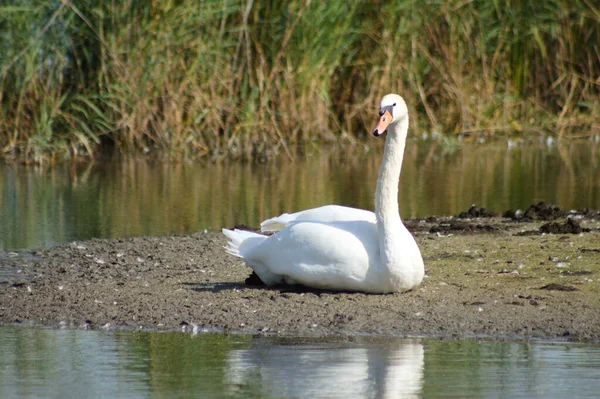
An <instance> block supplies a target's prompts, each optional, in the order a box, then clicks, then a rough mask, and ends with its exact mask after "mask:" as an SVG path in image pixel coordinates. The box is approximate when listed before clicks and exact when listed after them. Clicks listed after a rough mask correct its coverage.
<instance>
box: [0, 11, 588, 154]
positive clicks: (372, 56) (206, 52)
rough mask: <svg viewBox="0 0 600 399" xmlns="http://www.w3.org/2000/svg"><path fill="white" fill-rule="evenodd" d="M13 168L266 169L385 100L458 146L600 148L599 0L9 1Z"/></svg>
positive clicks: (4, 92)
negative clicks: (471, 137) (471, 142)
mask: <svg viewBox="0 0 600 399" xmlns="http://www.w3.org/2000/svg"><path fill="white" fill-rule="evenodd" d="M0 4H1V5H0V49H1V50H0V103H1V105H0V149H1V150H2V151H1V152H0V154H1V155H0V157H4V158H11V157H13V158H20V159H24V160H29V161H40V160H43V159H48V158H65V157H73V156H80V155H91V156H94V154H97V153H98V151H100V149H101V148H104V147H113V146H114V147H115V148H116V149H117V150H119V151H122V152H136V151H145V152H148V151H150V152H154V153H156V152H161V153H166V154H168V155H173V156H179V155H185V156H194V157H200V156H210V157H231V158H247V159H250V158H255V157H257V156H259V157H264V156H269V155H272V154H275V153H280V152H284V151H290V150H289V146H290V145H291V144H296V143H306V142H309V141H313V140H317V141H334V140H340V139H341V140H347V141H350V142H353V141H355V140H356V139H357V138H360V137H362V136H363V135H364V134H365V132H367V131H368V130H369V129H370V128H372V124H373V122H374V117H373V115H374V111H376V109H377V108H376V107H377V102H378V101H379V98H380V96H381V95H383V94H385V93H387V92H399V93H401V94H402V95H403V96H404V97H405V98H406V99H407V102H408V103H409V108H410V111H411V114H412V115H413V119H412V120H413V126H416V128H417V129H418V130H422V131H441V132H444V133H447V134H460V133H467V134H471V133H478V134H479V133H482V134H509V133H510V134H514V133H517V134H521V133H527V132H529V131H535V132H539V131H545V132H549V133H551V134H556V135H559V136H562V135H587V134H598V131H599V129H600V124H599V117H598V115H600V6H598V5H597V2H593V1H590V0H574V1H568V0H549V1H539V2H537V1H526V0H498V1H486V0H473V1H470V2H464V1H454V0H450V1H439V0H437V1H435V0H427V1H414V0H411V1H406V0H405V1H394V2H384V1H378V0H373V1H350V2H348V1H337V0H333V1H328V2H318V1H311V0H305V1H290V2H271V1H260V0H243V1H242V0H205V1H200V2H199V1H195V0H177V1H176V0H165V1H149V0H144V1H133V0H125V1H113V0H82V1H78V2H70V1H67V0H60V1H57V0H53V1H42V0H15V1H11V2H2V3H0Z"/></svg>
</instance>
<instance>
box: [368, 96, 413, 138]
mask: <svg viewBox="0 0 600 399" xmlns="http://www.w3.org/2000/svg"><path fill="white" fill-rule="evenodd" d="M407 117H408V108H407V107H406V103H405V102H404V99H403V98H402V97H400V96H399V95H397V94H387V95H385V96H383V98H382V99H381V102H380V103H379V122H377V126H375V130H373V136H376V137H377V136H381V135H382V134H384V133H385V132H387V129H388V127H389V126H390V125H391V124H393V123H398V122H399V121H401V120H403V119H404V118H407Z"/></svg>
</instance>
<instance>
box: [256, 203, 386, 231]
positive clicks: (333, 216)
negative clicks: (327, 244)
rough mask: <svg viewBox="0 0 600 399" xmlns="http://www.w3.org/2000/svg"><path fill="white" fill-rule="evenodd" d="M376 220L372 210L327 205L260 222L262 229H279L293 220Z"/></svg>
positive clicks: (327, 221)
mask: <svg viewBox="0 0 600 399" xmlns="http://www.w3.org/2000/svg"><path fill="white" fill-rule="evenodd" d="M353 220H356V221H361V220H362V221H368V222H375V214H374V213H373V212H371V211H367V210H364V209H358V208H350V207H347V206H341V205H326V206H321V207H318V208H312V209H307V210H304V211H300V212H296V213H284V214H282V215H279V216H276V217H274V218H271V219H267V220H265V221H264V222H262V223H261V224H260V231H262V232H267V231H273V232H274V231H279V230H281V229H283V228H285V227H286V226H287V225H288V224H289V223H292V222H322V223H330V222H346V221H353Z"/></svg>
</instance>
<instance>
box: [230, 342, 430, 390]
mask: <svg viewBox="0 0 600 399" xmlns="http://www.w3.org/2000/svg"><path fill="white" fill-rule="evenodd" d="M423 355H424V350H423V345H422V344H421V343H420V342H418V341H410V340H399V339H390V340H388V341H386V342H385V343H383V344H379V345H361V346H359V347H357V345H356V344H328V345H325V344H320V345H319V344H307V345H272V344H271V345H264V344H260V343H258V344H257V345H253V346H252V347H251V348H249V349H241V350H236V351H232V352H230V353H229V355H228V357H227V374H226V377H227V379H228V381H229V384H230V385H229V387H230V389H233V391H232V392H231V393H239V392H240V390H244V389H246V387H249V386H255V387H258V388H259V389H260V391H261V394H262V395H264V396H267V397H306V398H316V397H321V398H413V397H415V398H416V397H420V392H421V390H422V387H423V364H424V360H423Z"/></svg>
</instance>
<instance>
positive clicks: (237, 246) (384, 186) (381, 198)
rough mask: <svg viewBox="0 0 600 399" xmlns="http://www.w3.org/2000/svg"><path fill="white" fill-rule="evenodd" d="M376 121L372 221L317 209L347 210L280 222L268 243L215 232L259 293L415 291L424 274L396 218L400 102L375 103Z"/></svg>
mask: <svg viewBox="0 0 600 399" xmlns="http://www.w3.org/2000/svg"><path fill="white" fill-rule="evenodd" d="M379 115H380V118H379V122H378V123H377V126H376V127H375V129H374V131H373V135H374V136H376V137H377V136H380V135H382V134H384V133H386V132H387V137H386V142H385V149H384V152H383V158H382V161H381V167H380V169H379V177H378V179H377V188H376V191H375V213H374V215H375V217H374V218H373V217H370V215H367V213H368V214H371V212H368V211H362V210H353V211H351V212H348V213H346V212H345V211H341V212H338V213H337V214H335V213H334V214H332V215H331V216H330V217H327V216H326V211H320V210H319V209H323V208H324V209H325V210H327V209H338V210H339V208H343V209H353V208H346V207H339V208H335V207H336V206H335V205H334V206H333V207H334V208H329V207H331V206H327V207H321V208H314V209H311V210H308V211H304V212H307V214H305V215H304V216H305V217H304V218H303V217H302V215H301V214H302V213H303V212H299V213H298V214H300V215H298V214H292V215H297V217H296V219H295V220H288V221H285V223H283V222H284V220H281V221H280V222H281V223H280V225H281V227H283V228H281V230H279V231H277V232H276V233H275V234H273V235H271V236H265V235H262V234H259V233H255V232H251V231H243V230H237V229H236V230H228V229H223V234H224V235H225V236H226V237H227V238H228V243H227V246H226V247H225V250H226V252H227V253H229V254H231V255H234V256H236V257H239V258H242V259H243V260H244V262H245V263H246V265H248V266H249V267H250V268H252V269H253V270H254V272H255V273H256V274H257V275H258V277H259V278H260V279H261V280H262V282H263V283H265V284H266V285H267V286H273V285H278V284H290V285H293V284H302V285H304V286H307V287H311V288H317V289H325V290H335V291H362V292H368V293H392V292H404V291H408V290H410V289H412V288H414V287H416V286H417V285H419V284H420V283H421V281H422V280H423V275H424V272H425V270H424V266H423V258H422V257H421V252H420V250H419V247H418V246H417V243H416V241H415V239H414V237H413V236H412V235H411V234H410V232H409V231H408V230H407V229H406V227H405V226H404V224H403V223H402V220H401V218H400V214H399V211H398V182H399V179H400V171H401V168H402V159H403V157H404V147H405V143H406V135H407V133H408V109H407V107H406V103H405V102H404V100H403V99H402V97H400V96H399V95H397V94H388V95H386V96H384V97H383V98H382V99H381V103H380V108H379ZM360 211H362V212H360ZM311 213H312V215H313V216H312V217H311ZM315 215H316V216H315ZM356 215H358V216H356ZM361 215H362V217H360V216H361ZM317 216H318V217H317ZM355 216H356V217H355ZM366 216H369V217H366ZM275 219H276V218H275ZM265 222H266V221H265ZM277 223H279V222H277ZM273 226H275V225H273Z"/></svg>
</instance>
